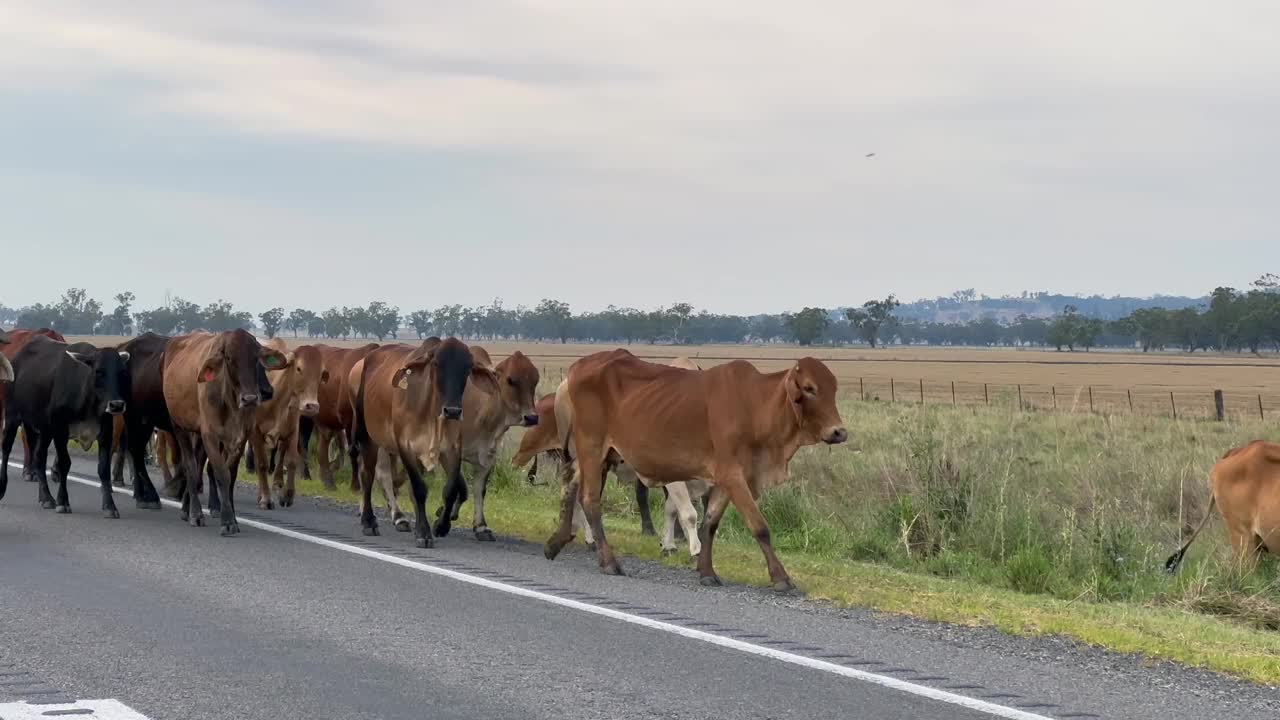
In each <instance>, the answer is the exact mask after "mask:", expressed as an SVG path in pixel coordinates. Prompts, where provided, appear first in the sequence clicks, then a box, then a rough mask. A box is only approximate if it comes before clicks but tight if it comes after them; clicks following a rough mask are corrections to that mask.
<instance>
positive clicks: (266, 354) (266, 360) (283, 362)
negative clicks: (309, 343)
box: [258, 348, 292, 370]
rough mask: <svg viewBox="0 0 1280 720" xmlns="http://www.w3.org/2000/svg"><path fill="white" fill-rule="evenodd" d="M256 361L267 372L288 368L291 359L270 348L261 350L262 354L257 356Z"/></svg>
mask: <svg viewBox="0 0 1280 720" xmlns="http://www.w3.org/2000/svg"><path fill="white" fill-rule="evenodd" d="M258 359H259V360H260V361H261V362H262V366H263V367H265V368H266V369H268V370H283V369H284V368H287V367H289V363H290V362H292V358H290V357H288V356H286V355H285V354H284V353H282V352H280V351H279V350H272V349H271V348H262V352H261V353H259V354H258Z"/></svg>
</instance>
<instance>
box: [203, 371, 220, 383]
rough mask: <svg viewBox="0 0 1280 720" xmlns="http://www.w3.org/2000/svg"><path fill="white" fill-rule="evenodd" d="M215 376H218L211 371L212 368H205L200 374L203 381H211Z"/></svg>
mask: <svg viewBox="0 0 1280 720" xmlns="http://www.w3.org/2000/svg"><path fill="white" fill-rule="evenodd" d="M216 377H218V374H217V373H215V372H214V371H213V368H205V369H204V374H203V375H201V376H200V379H202V380H204V381H205V382H213V380H214V378H216Z"/></svg>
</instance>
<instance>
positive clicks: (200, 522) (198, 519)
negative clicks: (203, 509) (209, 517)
mask: <svg viewBox="0 0 1280 720" xmlns="http://www.w3.org/2000/svg"><path fill="white" fill-rule="evenodd" d="M191 524H192V525H193V526H195V527H204V526H205V519H204V513H201V514H199V515H197V516H195V517H194V518H193V519H192V520H191Z"/></svg>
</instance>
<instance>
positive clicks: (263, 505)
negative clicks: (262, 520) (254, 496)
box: [258, 500, 276, 510]
mask: <svg viewBox="0 0 1280 720" xmlns="http://www.w3.org/2000/svg"><path fill="white" fill-rule="evenodd" d="M258 509H259V510H275V509H276V504H275V503H273V502H271V501H270V500H259V501H258Z"/></svg>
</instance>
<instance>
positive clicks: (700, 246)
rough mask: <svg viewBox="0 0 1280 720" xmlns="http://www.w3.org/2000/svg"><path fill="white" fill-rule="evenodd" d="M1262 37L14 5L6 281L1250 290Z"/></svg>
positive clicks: (523, 5)
mask: <svg viewBox="0 0 1280 720" xmlns="http://www.w3.org/2000/svg"><path fill="white" fill-rule="evenodd" d="M113 7H114V8H115V9H112V8H113ZM179 8H181V9H179ZM1277 27H1280V3H1275V2H1262V1H1258V2H1254V1H1251V0H1235V1H1234V2H1231V3H1227V4H1213V3H1204V2H1189V1H1184V0H1161V1H1159V2H1156V1H1154V0H1127V1H1126V2H1112V1H1106V2H1103V1H1096V2H1095V1H1092V0H1072V2H1027V1H1026V0H968V1H966V2H956V1H955V0H930V1H924V0H917V1H915V2H904V3H884V2H870V1H865V0H840V1H839V2H805V1H803V0H796V1H794V2H787V3H781V2H776V1H772V0H771V1H768V2H764V1H761V2H756V1H754V0H724V1H720V0H716V1H714V2H692V1H689V0H648V1H647V2H635V1H634V0H625V1H618V2H610V1H607V0H556V1H551V0H545V1H529V2H488V1H481V0H475V1H471V0H434V1H432V2H414V1H412V0H405V1H403V2H399V1H393V0H377V1H373V2H369V1H365V2H358V3H357V2H337V1H334V0H270V1H261V2H251V1H234V0H220V1H219V2H217V3H195V2H172V0H141V1H138V0H134V1H132V2H109V1H107V0H86V1H85V2H61V1H59V0H30V1H28V0H7V2H5V3H3V4H0V238H2V240H0V243H2V245H3V248H4V252H3V264H4V267H5V272H4V273H3V275H2V276H0V302H3V303H5V304H8V305H11V306H12V305H20V304H27V303H30V302H35V301H49V300H53V299H56V298H57V296H58V295H59V294H60V293H61V291H62V290H63V289H64V288H66V287H68V286H79V287H85V288H87V289H88V290H89V291H90V293H91V294H92V295H94V296H97V297H99V298H101V299H103V300H104V301H106V300H108V299H109V297H110V296H111V295H113V294H114V293H116V292H118V291H120V290H123V289H129V290H132V291H133V292H134V293H136V294H137V296H138V302H139V304H140V305H141V306H143V307H151V306H154V305H156V304H158V303H160V302H161V301H162V299H163V297H164V294H165V292H166V291H167V292H170V293H172V294H174V295H179V296H182V297H185V298H188V299H190V300H194V301H196V302H200V303H206V302H209V301H211V300H214V299H217V298H219V297H221V298H226V299H228V300H232V301H233V302H235V303H236V304H237V305H242V306H246V307H248V308H250V309H254V310H259V309H262V308H264V307H269V306H272V305H283V306H285V307H293V306H299V305H300V306H306V307H312V308H316V309H322V308H324V307H328V306H331V305H350V304H363V303H365V302H367V301H368V300H370V299H375V298H377V299H385V300H388V301H390V302H392V303H394V304H397V305H399V306H400V307H401V308H402V309H404V310H406V311H408V310H411V309H416V308H420V307H435V306H439V305H442V304H445V303H455V302H457V303H463V304H478V303H487V302H488V301H489V300H491V299H493V298H494V297H502V298H504V299H505V300H506V302H507V304H508V305H515V304H521V303H523V304H529V305H532V304H534V303H536V302H537V300H538V299H539V298H542V297H547V296H552V297H557V298H561V299H563V300H566V301H568V302H569V303H570V304H571V305H572V306H573V307H574V308H575V309H596V308H602V307H604V306H605V305H608V304H611V303H612V304H617V305H631V306H636V307H651V306H655V305H659V304H669V303H671V302H675V301H688V302H692V303H694V304H695V305H696V306H698V307H706V308H710V309H713V310H717V311H724V312H762V311H780V310H784V309H792V308H798V307H800V306H803V305H820V306H828V307H831V306H837V305H846V304H852V303H860V302H862V301H863V300H865V299H868V298H870V297H873V296H880V295H884V294H886V293H889V292H895V293H897V294H898V295H899V296H900V297H905V298H917V297H923V296H933V295H937V294H948V293H950V292H951V291H952V290H955V289H958V288H968V287H974V288H977V289H978V290H979V291H981V292H986V293H989V294H993V295H995V294H1001V293H1005V292H1018V291H1021V290H1024V289H1030V290H1037V289H1048V290H1054V291H1062V292H1087V293H1094V292H1097V293H1105V294H1113V293H1118V294H1138V295H1148V294H1152V293H1166V294H1202V293H1206V292H1208V291H1209V290H1211V289H1212V288H1213V287H1214V286H1215V285H1219V284H1232V285H1235V286H1237V287H1242V286H1244V285H1246V284H1247V283H1248V282H1249V281H1250V280H1252V279H1253V278H1255V277H1257V276H1258V275H1260V274H1261V273H1263V272H1264V271H1280V243H1278V242H1277V240H1278V238H1277V234H1276V231H1277V226H1278V225H1280V223H1278V222H1277V220H1280V202H1278V201H1277V199H1276V193H1277V189H1278V185H1277V182H1276V180H1277V177H1276V176H1277V161H1280V131H1278V130H1277V128H1280V43H1277V42H1276V39H1275V29H1276V28H1277ZM868 153H875V156H874V157H866V155H867V154H868Z"/></svg>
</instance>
